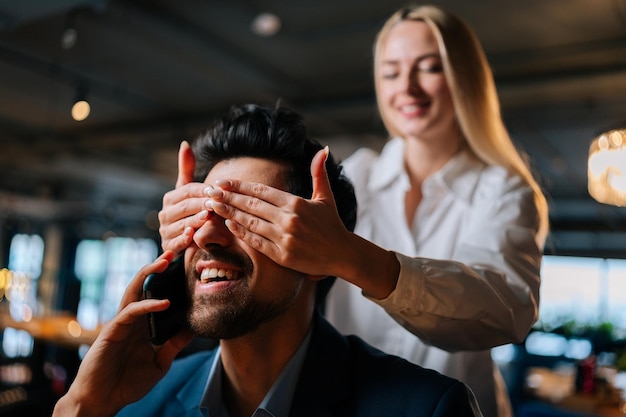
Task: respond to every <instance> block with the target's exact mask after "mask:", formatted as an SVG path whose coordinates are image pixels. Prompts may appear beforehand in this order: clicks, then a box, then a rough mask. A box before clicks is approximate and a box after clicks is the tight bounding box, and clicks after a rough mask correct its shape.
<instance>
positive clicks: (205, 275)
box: [200, 268, 238, 284]
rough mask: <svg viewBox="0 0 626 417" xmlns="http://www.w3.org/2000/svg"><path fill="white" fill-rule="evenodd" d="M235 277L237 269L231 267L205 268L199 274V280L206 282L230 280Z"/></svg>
mask: <svg viewBox="0 0 626 417" xmlns="http://www.w3.org/2000/svg"><path fill="white" fill-rule="evenodd" d="M237 277H238V273H237V271H233V270H231V269H222V268H219V269H218V268H205V269H203V270H202V273H201V274H200V282H202V283H203V284H207V283H209V282H221V281H232V280H235V279H237Z"/></svg>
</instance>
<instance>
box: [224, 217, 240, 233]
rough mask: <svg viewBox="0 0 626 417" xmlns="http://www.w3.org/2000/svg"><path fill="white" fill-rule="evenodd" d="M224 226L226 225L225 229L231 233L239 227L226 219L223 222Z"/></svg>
mask: <svg viewBox="0 0 626 417" xmlns="http://www.w3.org/2000/svg"><path fill="white" fill-rule="evenodd" d="M224 224H225V225H226V227H228V230H230V231H231V232H234V231H236V230H237V229H238V228H239V225H238V224H237V223H235V222H234V221H232V220H228V219H227V220H226V221H225V222H224Z"/></svg>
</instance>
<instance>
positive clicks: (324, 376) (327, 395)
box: [290, 314, 352, 417]
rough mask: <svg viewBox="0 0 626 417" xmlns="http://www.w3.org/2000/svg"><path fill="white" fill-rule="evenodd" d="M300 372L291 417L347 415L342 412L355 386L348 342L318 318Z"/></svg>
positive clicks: (317, 316) (318, 316) (314, 323)
mask: <svg viewBox="0 0 626 417" xmlns="http://www.w3.org/2000/svg"><path fill="white" fill-rule="evenodd" d="M313 326H314V328H313V335H312V337H311V343H310V345H309V349H308V351H307V355H306V358H305V360H304V363H303V365H302V370H301V372H300V379H299V382H298V385H297V386H296V391H295V393H294V398H293V402H292V406H291V412H290V415H291V416H298V417H306V416H311V417H329V416H333V415H345V414H344V413H342V411H341V410H342V408H343V407H344V406H345V403H346V400H347V399H348V398H349V397H350V392H349V390H348V388H347V387H350V386H352V383H351V381H350V374H349V369H350V367H351V364H350V362H351V361H350V351H349V346H348V343H347V341H346V339H345V338H344V337H343V336H341V335H340V334H339V333H338V332H337V331H336V330H335V329H334V328H333V327H332V326H331V325H330V324H329V323H328V322H327V321H326V320H325V319H323V318H322V317H321V316H320V315H319V314H316V315H315V319H314V322H313Z"/></svg>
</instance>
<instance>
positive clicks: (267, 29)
mask: <svg viewBox="0 0 626 417" xmlns="http://www.w3.org/2000/svg"><path fill="white" fill-rule="evenodd" d="M281 26H282V23H281V21H280V18H279V17H278V16H276V15H275V14H273V13H260V14H259V15H257V16H256V17H255V18H254V20H252V24H251V25H250V29H252V32H254V33H255V34H257V35H259V36H263V37H270V36H274V35H276V34H277V33H278V31H279V30H280V28H281Z"/></svg>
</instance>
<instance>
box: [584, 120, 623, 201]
mask: <svg viewBox="0 0 626 417" xmlns="http://www.w3.org/2000/svg"><path fill="white" fill-rule="evenodd" d="M587 173H588V189H589V194H590V195H591V196H592V197H593V198H594V199H595V200H597V201H599V202H600V203H604V204H612V205H615V206H620V207H624V206H626V128H617V129H613V130H609V131H607V132H604V133H602V134H601V135H599V136H598V137H596V138H595V139H594V140H593V142H592V143H591V146H590V147H589V161H588V169H587Z"/></svg>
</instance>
